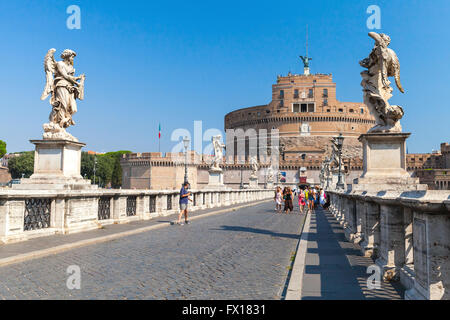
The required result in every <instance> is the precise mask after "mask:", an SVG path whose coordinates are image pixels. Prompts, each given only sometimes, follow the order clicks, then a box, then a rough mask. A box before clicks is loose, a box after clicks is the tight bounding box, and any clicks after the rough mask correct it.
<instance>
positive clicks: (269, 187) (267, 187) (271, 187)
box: [266, 181, 274, 189]
mask: <svg viewBox="0 0 450 320" xmlns="http://www.w3.org/2000/svg"><path fill="white" fill-rule="evenodd" d="M273 188H274V186H273V181H267V183H266V189H273Z"/></svg>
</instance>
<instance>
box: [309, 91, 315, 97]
mask: <svg viewBox="0 0 450 320" xmlns="http://www.w3.org/2000/svg"><path fill="white" fill-rule="evenodd" d="M308 98H314V92H313V89H309V90H308Z"/></svg>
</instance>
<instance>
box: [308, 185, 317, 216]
mask: <svg viewBox="0 0 450 320" xmlns="http://www.w3.org/2000/svg"><path fill="white" fill-rule="evenodd" d="M314 201H316V195H315V193H314V189H312V188H311V187H309V188H308V209H309V211H310V212H312V211H313V210H314Z"/></svg>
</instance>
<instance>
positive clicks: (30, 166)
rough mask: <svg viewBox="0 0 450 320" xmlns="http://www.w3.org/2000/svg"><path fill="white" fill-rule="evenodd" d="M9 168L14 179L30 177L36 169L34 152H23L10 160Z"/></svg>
mask: <svg viewBox="0 0 450 320" xmlns="http://www.w3.org/2000/svg"><path fill="white" fill-rule="evenodd" d="M8 169H9V173H10V174H11V177H12V178H13V179H19V178H22V174H23V175H24V177H25V178H29V177H30V176H31V175H32V174H33V170H34V152H33V151H29V152H23V153H22V154H21V155H20V156H17V157H13V158H11V159H9V160H8Z"/></svg>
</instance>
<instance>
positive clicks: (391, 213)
mask: <svg viewBox="0 0 450 320" xmlns="http://www.w3.org/2000/svg"><path fill="white" fill-rule="evenodd" d="M327 193H328V195H329V197H330V212H331V213H332V214H333V215H334V216H335V217H336V218H337V220H338V221H339V222H340V223H341V225H342V226H343V227H344V228H345V233H346V236H347V239H348V240H350V241H355V242H358V243H360V245H361V250H362V253H363V254H364V255H365V256H370V257H372V258H373V259H374V261H375V262H376V265H378V266H379V267H380V271H381V275H382V277H383V280H384V281H400V282H401V284H402V285H403V286H404V287H405V288H406V293H405V299H429V300H448V299H450V191H438V190H415V191H414V190H413V191H400V190H395V191H373V192H371V191H355V190H353V191H347V192H339V191H328V192H327Z"/></svg>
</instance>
